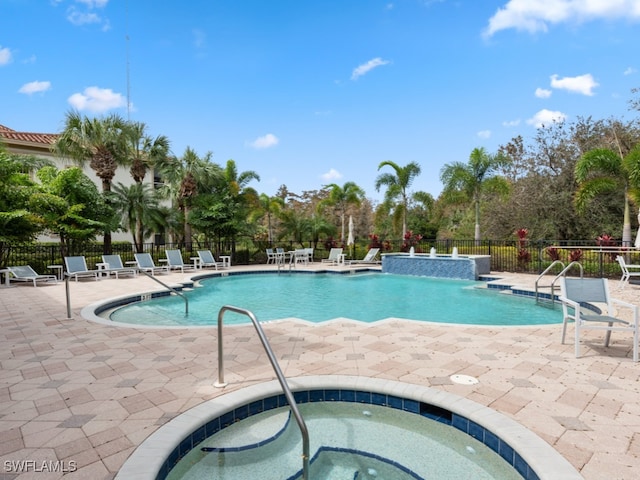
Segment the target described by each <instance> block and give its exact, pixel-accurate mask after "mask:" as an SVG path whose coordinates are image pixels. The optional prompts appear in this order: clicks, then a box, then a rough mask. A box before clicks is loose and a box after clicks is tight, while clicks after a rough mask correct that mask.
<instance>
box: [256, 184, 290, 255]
mask: <svg viewBox="0 0 640 480" xmlns="http://www.w3.org/2000/svg"><path fill="white" fill-rule="evenodd" d="M283 208H284V200H283V199H282V198H281V197H270V196H269V195H267V194H266V193H261V194H260V195H259V196H258V201H257V204H256V209H255V212H254V214H255V216H254V218H263V217H265V216H266V217H267V239H268V241H269V246H271V245H272V244H273V228H272V227H273V225H272V220H273V216H274V215H276V216H277V215H278V213H280V211H281V210H282V209H283Z"/></svg>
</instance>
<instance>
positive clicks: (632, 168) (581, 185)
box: [575, 145, 640, 246]
mask: <svg viewBox="0 0 640 480" xmlns="http://www.w3.org/2000/svg"><path fill="white" fill-rule="evenodd" d="M575 176H576V181H577V182H578V190H577V191H576V195H575V203H576V207H577V208H578V210H579V211H583V210H584V209H585V208H586V207H587V205H588V204H589V202H590V201H591V200H592V199H593V198H595V197H596V196H599V195H602V194H606V193H616V192H620V191H622V192H624V218H623V226H622V244H623V245H625V246H630V245H631V243H632V241H631V219H630V209H631V208H630V202H631V200H635V201H636V202H638V203H640V145H639V146H636V147H635V148H634V149H633V150H631V151H630V152H629V153H628V154H627V155H626V156H623V155H622V151H618V152H617V153H616V152H614V151H612V150H610V149H608V148H597V149H594V150H590V151H588V152H586V153H585V154H583V155H582V157H580V159H579V160H578V161H577V163H576V167H575Z"/></svg>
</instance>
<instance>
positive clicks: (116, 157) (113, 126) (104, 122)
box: [52, 111, 127, 254]
mask: <svg viewBox="0 0 640 480" xmlns="http://www.w3.org/2000/svg"><path fill="white" fill-rule="evenodd" d="M125 126H126V122H125V121H124V120H123V119H122V118H121V117H120V116H118V115H110V116H108V117H105V118H102V119H99V118H88V117H83V116H81V115H80V114H79V113H78V112H75V111H71V112H68V113H67V115H66V118H65V125H64V129H63V131H62V133H61V134H60V136H59V137H58V139H57V140H56V142H55V143H54V145H53V146H52V150H53V151H54V152H55V153H57V154H58V155H61V156H66V157H69V158H71V159H72V160H74V161H75V162H76V163H78V164H79V165H80V166H84V164H85V163H86V162H87V161H88V162H89V166H90V167H91V168H92V169H93V170H94V171H95V172H96V175H97V176H98V178H100V180H101V181H102V191H103V192H109V191H111V182H112V180H113V177H114V176H115V174H116V170H117V168H118V167H119V166H121V165H122V166H124V165H126V164H127V158H126V156H124V148H123V140H124V136H123V130H124V129H125ZM104 253H105V254H109V253H111V231H109V230H108V229H107V230H106V231H105V232H104Z"/></svg>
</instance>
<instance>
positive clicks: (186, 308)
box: [64, 268, 189, 319]
mask: <svg viewBox="0 0 640 480" xmlns="http://www.w3.org/2000/svg"><path fill="white" fill-rule="evenodd" d="M135 270H136V271H137V272H138V273H144V274H145V275H146V276H147V277H149V278H150V279H151V280H153V281H155V282H157V283H159V284H160V285H162V286H163V287H165V288H166V289H167V290H169V291H170V292H172V293H175V294H176V295H178V296H179V297H181V298H182V299H183V300H184V314H185V315H189V300H188V299H187V297H186V296H185V295H184V294H182V293H181V292H179V291H178V290H176V289H175V288H173V287H171V286H169V285H167V284H166V283H164V282H162V281H160V280H158V279H157V278H156V277H154V276H153V275H151V274H149V272H146V271H144V270H141V269H139V268H136V269H135ZM98 272H101V273H100V274H102V273H103V271H102V270H98ZM70 278H71V275H69V274H68V273H65V278H64V289H65V296H66V299H67V318H68V319H71V318H72V317H71V293H70V290H69V279H70Z"/></svg>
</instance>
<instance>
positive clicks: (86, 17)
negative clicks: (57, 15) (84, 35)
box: [67, 8, 102, 26]
mask: <svg viewBox="0 0 640 480" xmlns="http://www.w3.org/2000/svg"><path fill="white" fill-rule="evenodd" d="M67 20H69V22H71V23H72V24H74V25H76V26H81V25H87V24H90V23H100V22H102V19H101V18H100V15H97V14H95V13H85V12H80V11H78V10H76V9H75V8H70V9H69V11H68V12H67Z"/></svg>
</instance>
